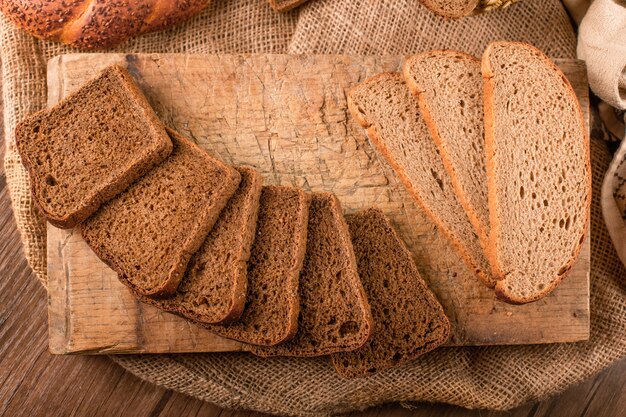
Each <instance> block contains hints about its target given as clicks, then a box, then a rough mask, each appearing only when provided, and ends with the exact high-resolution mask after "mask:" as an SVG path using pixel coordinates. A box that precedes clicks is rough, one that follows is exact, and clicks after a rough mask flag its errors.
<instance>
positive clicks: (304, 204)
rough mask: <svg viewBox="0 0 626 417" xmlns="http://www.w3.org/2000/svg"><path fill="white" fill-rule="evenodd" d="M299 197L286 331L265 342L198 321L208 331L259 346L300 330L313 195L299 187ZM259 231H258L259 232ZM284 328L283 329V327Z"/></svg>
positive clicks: (274, 341) (289, 282)
mask: <svg viewBox="0 0 626 417" xmlns="http://www.w3.org/2000/svg"><path fill="white" fill-rule="evenodd" d="M266 187H267V188H286V187H279V186H266ZM297 193H298V197H299V199H300V202H299V204H298V207H300V211H299V213H298V220H297V223H298V225H299V227H300V232H301V233H300V235H299V236H298V240H297V242H296V252H295V253H294V259H295V261H296V262H295V263H294V264H293V265H291V269H290V270H289V271H288V272H287V281H286V285H285V287H286V288H287V291H288V292H289V294H290V295H291V296H290V298H289V305H288V314H287V315H288V318H289V321H288V324H287V325H286V326H285V328H284V333H283V334H281V335H279V336H278V337H275V338H274V339H273V340H272V341H271V343H264V342H263V341H261V340H259V339H258V338H254V337H250V335H249V334H246V333H245V331H243V330H242V331H238V330H239V329H235V330H234V331H232V330H231V329H229V328H228V327H222V326H219V325H212V324H207V323H197V324H199V325H201V326H202V327H204V328H206V329H207V330H208V331H210V332H212V333H214V334H216V335H218V336H221V337H225V338H227V339H232V340H236V341H239V342H242V343H247V344H250V345H257V346H275V345H278V344H280V343H284V342H287V341H289V340H291V339H293V337H294V336H295V335H296V333H297V331H298V316H299V315H300V297H299V284H300V271H301V270H302V266H303V263H304V257H305V252H306V244H307V232H308V227H307V225H308V219H309V204H310V201H311V197H310V196H309V195H308V194H307V193H305V192H304V191H302V190H300V189H298V190H297ZM257 233H258V232H257ZM233 326H237V323H233ZM281 330H282V329H281Z"/></svg>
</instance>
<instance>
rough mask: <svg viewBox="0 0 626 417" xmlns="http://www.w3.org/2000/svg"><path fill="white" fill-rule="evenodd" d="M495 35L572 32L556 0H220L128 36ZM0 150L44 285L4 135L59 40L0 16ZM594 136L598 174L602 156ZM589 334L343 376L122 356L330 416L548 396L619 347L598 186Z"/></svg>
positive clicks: (421, 45) (295, 42)
mask: <svg viewBox="0 0 626 417" xmlns="http://www.w3.org/2000/svg"><path fill="white" fill-rule="evenodd" d="M492 39H516V40H524V41H529V42H532V43H534V44H535V45H536V46H538V47H539V48H542V49H544V50H546V51H547V52H548V53H550V54H551V55H553V56H561V57H570V58H571V57H574V53H575V38H574V34H573V31H572V28H571V27H570V25H569V20H568V17H567V15H566V14H565V12H564V10H563V8H562V6H561V4H560V3H559V2H558V1H557V0H526V1H524V2H521V3H518V4H515V5H513V6H511V7H510V8H508V9H507V10H505V11H499V12H494V13H491V14H489V15H484V16H479V17H474V18H471V19H467V20H461V21H456V22H447V21H443V20H441V19H439V18H437V17H435V16H434V15H432V14H431V13H428V12H426V11H425V10H424V9H423V7H422V6H421V5H419V4H418V2H417V0H414V1H409V0H318V1H315V2H310V3H308V4H307V5H306V6H305V7H304V8H302V9H301V11H300V15H299V16H298V15H297V12H296V13H293V14H288V15H283V16H280V15H277V14H274V13H273V12H271V10H270V9H269V8H268V7H267V5H266V2H265V1H259V0H217V1H216V2H215V4H214V5H212V6H211V7H210V8H209V9H208V10H207V11H206V12H204V13H203V14H201V15H200V16H198V17H196V18H194V19H192V20H191V21H189V22H187V23H186V24H184V25H182V26H179V27H177V28H173V29H171V30H169V31H167V32H162V33H157V34H152V35H148V36H144V37H141V38H138V39H136V40H133V41H131V42H129V43H127V44H126V45H123V46H122V47H120V48H119V50H122V51H129V52H286V51H292V52H328V53H410V52H417V51H418V50H424V49H430V48H441V47H449V48H459V49H462V50H465V51H468V52H473V53H475V54H480V52H481V51H482V48H483V47H484V45H485V44H486V43H487V42H488V41H489V40H492ZM0 42H1V46H0V47H1V48H2V49H1V51H0V52H1V54H2V70H3V76H4V88H3V97H4V103H5V108H4V111H5V123H6V124H5V133H6V138H7V145H8V146H7V152H6V160H5V167H6V172H7V182H8V185H9V190H10V193H11V197H12V200H13V207H14V211H15V216H16V219H17V222H18V226H19V228H20V230H21V232H22V236H23V240H24V246H25V248H26V255H27V258H28V260H29V262H30V264H31V265H32V266H33V269H34V270H35V271H36V272H37V274H38V276H39V277H40V279H41V280H42V282H43V283H44V284H45V282H46V271H45V229H44V228H43V224H42V222H41V221H40V220H39V219H38V217H37V216H36V213H35V212H34V210H33V207H32V201H31V199H30V195H29V192H28V187H27V182H28V181H27V177H26V174H25V171H24V169H23V167H22V165H21V163H20V161H19V157H18V156H17V155H16V152H15V146H14V142H13V131H14V129H15V124H16V122H17V121H19V120H20V119H21V118H22V117H24V116H25V115H26V114H27V113H29V112H32V111H35V110H38V109H40V108H41V107H43V106H44V104H45V96H46V85H45V63H46V60H47V59H48V58H50V57H52V56H53V55H56V54H59V53H63V52H68V49H67V48H65V47H61V46H59V45H53V44H50V43H47V42H41V41H36V40H34V39H32V38H30V37H29V36H28V35H25V34H23V33H21V32H19V31H17V30H15V29H13V28H12V27H11V26H9V25H8V24H7V23H6V21H4V20H0ZM603 146H604V145H603V144H601V143H599V142H596V141H594V142H593V150H592V159H593V167H594V185H595V186H596V188H595V189H596V190H599V185H598V184H599V183H598V182H599V181H601V178H602V176H603V173H604V171H605V170H606V166H607V164H608V162H609V159H610V158H609V155H608V153H607V151H606V149H604V147H603ZM592 216H593V221H592V251H593V257H592V269H593V270H592V287H591V307H592V311H591V321H592V329H591V339H590V341H588V342H584V343H576V344H559V345H546V346H523V347H513V346H509V347H482V348H442V349H438V350H436V351H434V352H432V353H430V354H428V355H425V356H424V357H422V358H421V359H419V360H417V361H415V362H413V363H410V364H407V365H405V366H403V367H401V368H398V369H395V370H391V371H389V372H384V373H381V374H380V375H377V376H375V377H372V378H367V379H363V380H358V381H347V380H343V379H341V378H339V377H338V376H337V375H336V374H335V372H334V371H333V370H332V368H331V367H330V366H329V364H328V363H327V361H326V359H323V358H320V359H306V360H300V359H284V358H274V359H267V360H263V359H257V358H255V357H252V356H249V355H246V354H189V355H142V356H138V355H136V356H118V357H113V359H114V360H115V361H116V362H118V363H120V364H121V365H122V366H124V367H125V368H126V369H128V370H129V371H131V372H132V373H134V374H135V375H137V376H139V377H141V378H145V379H147V380H150V381H153V382H155V383H157V384H160V385H162V386H165V387H168V388H171V389H175V390H178V391H181V392H184V393H187V394H189V395H193V396H195V397H198V398H200V399H203V400H207V401H211V402H214V403H216V404H218V405H220V406H224V407H232V408H247V409H254V410H260V411H266V412H271V413H280V414H291V415H303V416H304V415H310V416H313V415H326V414H331V413H337V412H343V411H350V410H354V409H363V408H366V407H369V406H372V405H375V404H380V403H386V402H393V401H400V402H409V401H441V402H448V403H453V404H458V405H461V406H464V407H485V408H494V409H507V408H510V407H514V406H516V405H518V404H520V403H522V402H525V401H528V400H533V399H538V398H543V397H545V396H547V395H550V394H552V393H554V392H557V391H559V390H562V389H563V388H565V387H566V386H568V385H570V384H573V383H576V382H578V381H580V380H582V379H584V378H586V377H588V376H590V375H591V374H593V373H595V372H597V371H598V370H600V369H602V368H603V367H605V366H607V365H608V364H610V363H611V362H612V361H614V360H616V359H617V358H619V357H621V356H623V355H624V354H626V340H625V337H624V334H625V331H626V317H625V311H626V301H625V300H624V294H625V293H626V280H623V279H622V278H623V277H625V276H626V271H625V270H624V268H623V266H622V265H621V263H620V262H619V261H618V260H617V257H616V255H615V251H614V249H613V247H612V246H611V244H610V241H609V238H608V236H607V232H606V228H605V227H604V224H603V222H602V217H601V214H600V211H599V203H598V195H597V193H594V205H593V213H592Z"/></svg>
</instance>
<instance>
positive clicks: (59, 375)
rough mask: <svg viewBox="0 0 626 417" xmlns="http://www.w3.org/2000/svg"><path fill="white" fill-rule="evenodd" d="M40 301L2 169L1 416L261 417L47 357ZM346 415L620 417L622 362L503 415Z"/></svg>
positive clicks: (389, 409)
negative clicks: (541, 399)
mask: <svg viewBox="0 0 626 417" xmlns="http://www.w3.org/2000/svg"><path fill="white" fill-rule="evenodd" d="M0 85H1V83H0ZM0 108H1V102H0ZM1 117H2V113H0V127H1V126H2V123H1V122H2V120H1ZM0 131H1V129H0ZM3 155H4V142H3V140H2V134H1V133H0V157H2V156H3ZM46 304H47V301H46V293H45V290H44V289H43V287H42V286H41V284H40V283H39V281H38V280H37V278H36V277H35V275H34V273H33V272H32V271H31V270H30V268H29V267H28V265H27V263H26V260H25V258H24V254H23V252H22V247H21V243H20V237H19V232H18V231H17V228H16V226H15V221H14V219H13V213H12V211H11V203H10V200H9V193H8V190H7V186H6V175H5V173H4V169H3V168H2V167H0V416H2V417H4V416H6V417H18V416H29V417H35V416H54V417H56V416H70V415H72V416H107V417H115V416H135V417H140V416H141V417H143V416H145V417H165V416H172V417H174V416H177V417H191V416H208V417H218V416H219V417H222V416H223V417H226V416H233V417H243V416H262V414H259V413H252V412H235V411H230V410H223V409H220V408H219V407H216V406H214V405H212V404H208V403H205V402H202V401H199V400H196V399H193V398H190V397H187V396H185V395H182V394H178V393H175V392H173V391H169V390H165V389H163V388H159V387H156V386H154V385H152V384H150V383H147V382H144V381H141V380H140V379H138V378H136V377H134V376H133V375H131V374H130V373H127V372H125V371H124V370H123V369H122V368H120V367H119V366H117V365H116V364H114V363H113V362H112V361H111V360H110V359H108V358H107V357H104V356H53V355H50V354H49V353H48V329H47V323H46V322H47V314H46ZM351 416H362V417H365V416H367V417H374V416H397V417H426V416H448V417H461V416H463V417H470V416H471V417H479V416H480V417H483V416H485V417H486V416H492V417H493V416H502V417H504V416H506V417H523V416H528V417H542V416H546V417H547V416H550V417H585V416H590V417H624V416H626V359H624V360H622V361H620V362H618V363H616V364H614V365H613V366H611V367H610V368H608V369H607V370H605V371H603V372H601V373H600V374H598V375H597V376H595V377H593V378H591V379H590V380H588V381H585V382H584V383H582V384H580V385H578V386H575V387H572V388H570V389H568V390H567V391H565V392H563V393H562V394H561V395H559V396H557V397H555V398H552V399H549V400H546V401H542V402H538V403H533V404H527V405H525V406H522V407H519V408H517V409H515V410H512V411H509V412H504V413H498V412H491V411H485V410H465V409H462V408H459V407H453V406H447V405H442V404H423V405H418V406H417V407H416V408H415V409H412V410H408V409H404V408H402V407H400V406H397V405H392V406H384V407H379V408H375V409H371V410H369V411H366V412H364V413H353V414H351Z"/></svg>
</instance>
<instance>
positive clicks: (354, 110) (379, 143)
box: [348, 72, 495, 288]
mask: <svg viewBox="0 0 626 417" xmlns="http://www.w3.org/2000/svg"><path fill="white" fill-rule="evenodd" d="M396 75H398V74H397V73H393V72H385V73H381V74H378V75H375V76H373V77H371V78H368V79H367V80H365V81H363V82H362V83H361V84H365V83H369V82H372V81H375V80H377V79H378V78H384V77H388V76H396ZM358 87H359V86H358V85H357V86H355V87H353V88H352V89H351V90H350V91H349V92H348V109H349V110H350V113H351V114H352V116H353V117H354V118H355V119H356V121H357V122H358V123H359V124H360V125H361V127H362V128H364V129H365V130H366V131H367V134H368V136H369V138H370V139H371V141H372V142H373V144H374V145H375V146H376V148H377V149H378V151H379V152H380V153H381V154H382V155H383V156H384V157H385V159H386V160H387V161H388V162H389V165H391V166H392V168H393V169H394V171H395V172H396V174H397V175H398V177H399V178H400V180H401V181H402V184H404V186H405V188H406V189H407V191H408V192H409V194H410V195H411V196H412V197H413V200H414V201H416V202H417V204H418V205H419V206H420V208H421V209H422V210H423V211H424V212H425V213H426V215H427V216H428V217H429V218H430V220H431V221H432V222H433V223H434V224H435V225H436V226H437V227H438V228H439V229H440V230H441V231H442V232H443V234H444V236H445V237H446V238H447V239H448V241H449V242H450V243H452V245H453V246H454V248H455V249H456V250H457V252H458V253H459V254H460V255H461V258H462V259H463V260H464V261H465V264H466V265H467V266H468V267H469V268H470V269H471V270H472V271H473V272H474V274H476V276H478V278H479V279H480V280H481V281H482V282H483V283H484V284H485V285H486V286H488V287H489V288H493V287H494V285H495V282H494V281H493V279H492V278H491V275H490V274H489V271H482V270H481V269H480V268H479V267H478V265H476V264H475V263H474V260H473V259H472V257H471V256H470V254H469V253H468V251H467V249H466V248H465V247H464V246H463V244H462V243H461V242H459V241H458V240H457V239H456V238H455V237H454V235H453V234H452V233H451V232H450V230H448V228H446V227H445V226H444V224H443V223H442V222H441V221H440V220H439V218H438V217H437V216H436V215H435V213H433V212H432V211H431V210H430V209H429V208H428V207H427V206H426V205H425V204H424V202H423V201H422V200H421V198H420V197H419V194H418V193H417V191H416V190H415V189H414V188H413V185H412V184H411V180H410V179H409V177H408V176H407V175H406V173H405V172H404V170H403V169H402V167H401V166H400V165H399V164H398V163H397V161H396V160H395V158H394V157H393V155H392V154H391V152H389V150H388V149H387V146H386V145H385V142H384V141H383V140H382V139H381V138H380V136H379V135H378V132H377V131H376V129H375V128H374V127H373V126H372V124H371V123H370V122H368V121H367V119H366V118H365V116H364V115H363V113H362V112H361V111H360V110H359V107H358V105H357V104H356V103H355V102H354V101H353V99H352V94H353V91H355V90H356V89H357V88H358Z"/></svg>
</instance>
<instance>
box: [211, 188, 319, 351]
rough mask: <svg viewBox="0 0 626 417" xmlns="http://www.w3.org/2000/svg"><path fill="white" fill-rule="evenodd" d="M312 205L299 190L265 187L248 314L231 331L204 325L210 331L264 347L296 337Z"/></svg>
mask: <svg viewBox="0 0 626 417" xmlns="http://www.w3.org/2000/svg"><path fill="white" fill-rule="evenodd" d="M309 203H310V198H309V196H308V195H307V194H306V193H305V192H304V191H302V190H299V189H297V188H292V187H277V186H265V187H263V191H262V193H261V201H260V207H259V215H258V222H257V230H256V238H255V240H254V243H253V245H252V252H251V255H250V259H249V261H248V295H247V300H246V305H245V308H244V311H243V314H242V315H241V318H240V320H239V321H238V322H235V323H232V324H230V325H223V326H220V325H209V324H203V326H204V327H205V328H207V329H208V330H209V331H211V332H213V333H215V334H217V335H220V336H223V337H226V338H229V339H235V340H238V341H240V342H244V343H249V344H252V345H263V346H271V345H275V344H278V343H281V342H284V341H286V340H289V339H291V338H292V337H293V336H294V335H295V334H296V331H297V330H298V314H299V312H300V299H299V296H298V286H299V277H300V270H301V269H302V263H303V260H304V254H305V250H306V241H307V223H308V217H309Z"/></svg>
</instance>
